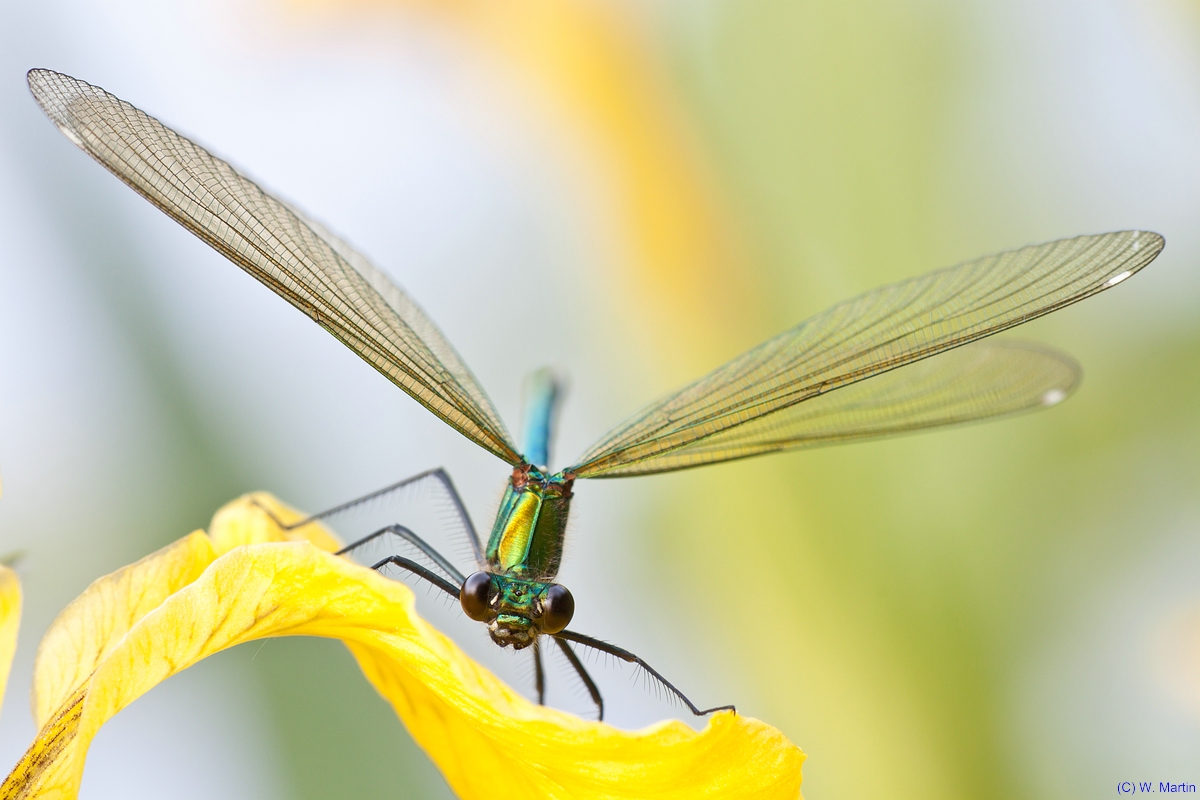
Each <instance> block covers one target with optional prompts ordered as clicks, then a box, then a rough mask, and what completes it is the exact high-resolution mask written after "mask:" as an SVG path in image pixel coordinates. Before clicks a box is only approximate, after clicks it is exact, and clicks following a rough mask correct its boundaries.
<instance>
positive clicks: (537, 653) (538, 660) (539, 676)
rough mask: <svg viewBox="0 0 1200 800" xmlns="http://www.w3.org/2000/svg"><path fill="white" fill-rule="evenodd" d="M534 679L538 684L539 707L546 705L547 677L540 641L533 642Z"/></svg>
mask: <svg viewBox="0 0 1200 800" xmlns="http://www.w3.org/2000/svg"><path fill="white" fill-rule="evenodd" d="M533 677H534V681H536V683H537V696H538V705H539V706H544V705H546V675H545V673H544V672H542V649H541V645H540V644H539V640H538V639H534V640H533Z"/></svg>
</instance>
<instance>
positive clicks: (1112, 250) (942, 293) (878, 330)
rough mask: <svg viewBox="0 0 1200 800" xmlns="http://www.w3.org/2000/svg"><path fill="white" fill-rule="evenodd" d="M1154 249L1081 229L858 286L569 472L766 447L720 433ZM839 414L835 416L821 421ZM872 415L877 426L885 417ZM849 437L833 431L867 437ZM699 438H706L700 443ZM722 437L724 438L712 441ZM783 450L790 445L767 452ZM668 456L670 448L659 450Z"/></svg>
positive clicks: (618, 470)
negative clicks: (862, 290) (871, 286)
mask: <svg viewBox="0 0 1200 800" xmlns="http://www.w3.org/2000/svg"><path fill="white" fill-rule="evenodd" d="M1162 248H1163V239H1162V237H1161V236H1159V235H1158V234H1156V233H1148V232H1145V231H1121V232H1117V233H1106V234H1098V235H1094V236H1079V237H1076V238H1074V239H1063V240H1060V241H1056V242H1049V243H1047V244H1041V245H1034V246H1030V247H1023V248H1021V249H1019V250H1010V251H1008V252H1004V253H999V254H997V255H992V256H986V257H984V258H980V259H977V260H975V261H969V262H966V263H964V264H959V265H958V266H956V267H950V268H948V269H944V270H939V271H937V272H931V273H929V274H927V275H922V276H920V277H917V278H912V279H909V280H906V281H901V282H900V283H895V284H891V285H889V286H884V287H881V288H879V289H875V290H873V291H870V292H867V293H866V294H863V295H860V296H858V297H856V298H854V299H851V300H848V301H846V302H843V303H840V304H839V305H836V306H834V307H833V308H831V309H829V310H827V311H825V312H823V313H821V314H818V315H817V316H815V317H812V318H811V319H809V320H807V321H805V322H802V323H800V324H799V325H797V326H796V327H795V328H792V329H791V330H788V331H785V332H784V333H782V334H780V335H779V336H776V337H775V338H773V339H769V340H767V341H766V342H764V343H763V344H761V345H759V346H758V347H756V348H754V349H753V350H750V351H749V352H747V353H744V354H743V355H741V356H739V357H738V358H735V359H734V360H733V361H730V362H729V363H728V364H726V365H724V366H722V367H719V368H717V369H716V370H714V371H713V372H711V373H709V374H708V375H706V376H704V377H703V378H701V379H700V380H698V381H696V382H695V383H693V384H691V385H689V386H685V387H684V388H683V389H681V390H679V391H678V392H676V393H675V394H672V395H670V396H668V397H666V398H664V399H663V400H660V401H658V402H657V403H653V404H651V405H650V406H649V407H647V408H646V409H644V410H642V411H641V412H640V413H638V414H636V415H635V416H634V417H632V418H631V419H629V420H628V421H626V422H625V423H624V424H623V425H621V426H619V427H618V428H616V429H615V430H613V431H612V432H610V433H609V434H608V435H607V436H605V437H604V438H603V439H602V440H601V441H600V442H599V443H597V444H596V445H594V446H593V447H592V448H591V449H590V450H588V452H587V453H585V454H584V456H583V457H582V458H581V459H580V460H579V463H578V464H577V465H576V466H574V467H571V468H570V469H569V470H568V471H570V472H574V473H575V474H576V476H577V477H581V478H590V477H598V476H602V475H612V476H615V475H630V474H637V473H640V472H657V471H663V470H668V469H680V468H683V467H686V466H692V465H694V464H700V463H710V462H713V461H720V460H725V459H729V458H740V457H743V456H746V455H753V454H754V453H755V452H765V451H766V450H765V449H755V447H760V446H759V445H753V446H752V445H751V444H749V443H748V442H745V441H741V440H740V439H739V437H738V436H735V435H734V434H732V433H730V434H729V435H728V436H727V437H724V438H718V437H719V435H720V434H722V433H723V432H724V431H728V430H730V429H737V428H738V426H744V425H747V424H749V423H751V422H753V421H754V420H758V419H759V418H762V417H766V416H767V415H771V414H776V413H778V412H781V411H783V410H784V409H788V408H792V407H793V406H796V405H797V404H800V403H804V404H805V405H807V404H808V403H811V402H814V401H815V399H816V398H819V397H821V396H823V395H825V394H826V393H829V392H835V390H836V392H835V395H840V394H841V392H843V391H846V389H845V388H843V387H849V386H851V385H853V384H857V383H858V382H859V381H862V380H865V379H867V378H871V377H872V376H875V375H879V374H880V373H883V372H887V371H889V370H893V369H896V368H897V367H902V366H904V365H906V364H911V363H913V362H915V361H919V360H921V359H924V358H928V357H929V356H933V355H936V354H938V353H943V352H945V351H947V350H950V349H952V348H956V347H959V346H961V345H964V344H967V343H969V342H972V341H975V340H978V339H981V338H983V337H985V336H990V335H991V334H994V333H997V332H999V331H1002V330H1005V329H1007V328H1011V327H1013V326H1014V325H1020V324H1021V323H1022V322H1028V321H1029V320H1031V319H1034V318H1036V317H1040V316H1042V315H1043V314H1048V313H1050V312H1051V311H1055V310H1057V309H1059V308H1062V307H1064V306H1067V305H1070V304H1071V303H1074V302H1077V301H1079V300H1082V299H1083V298H1085V297H1090V296H1091V295H1093V294H1096V293H1098V292H1102V291H1104V290H1105V289H1107V288H1109V287H1110V286H1115V285H1116V284H1118V283H1120V282H1121V281H1123V280H1125V279H1126V278H1128V277H1129V276H1130V275H1132V274H1133V273H1135V272H1137V271H1138V270H1140V269H1141V268H1142V267H1144V266H1145V265H1146V264H1148V263H1150V261H1152V260H1153V259H1154V257H1155V256H1157V255H1158V253H1159V252H1160V251H1161V250H1162ZM939 360H940V359H939ZM933 368H934V367H931V369H933ZM895 380H902V379H901V378H899V377H897V378H896V379H895ZM863 391H869V390H868V389H865V388H864V390H863ZM831 402H832V401H831ZM884 408H889V406H886V405H884V406H879V409H880V410H879V411H876V412H873V413H880V414H884V412H883V411H882V409H884ZM796 413H800V412H798V411H797V412H796ZM888 413H890V412H888ZM995 413H1005V412H1004V411H998V412H995ZM978 416H990V413H981V414H979V415H978ZM790 418H791V416H790V415H789V417H788V419H790ZM849 420H850V418H849V417H835V418H830V420H829V423H830V424H831V425H833V426H836V425H837V424H842V423H845V424H849ZM879 421H880V423H882V424H885V425H886V424H887V416H886V414H884V416H883V417H882V418H881V419H880V420H879ZM951 421H953V420H951ZM780 424H783V423H782V422H781V423H780ZM856 424H857V423H856ZM785 427H786V426H785ZM769 428H770V426H767V425H766V424H765V423H764V424H763V425H762V426H755V427H754V428H750V429H748V433H747V435H748V436H750V438H751V439H753V438H754V436H755V435H758V434H760V433H761V434H762V435H764V436H767V437H768V438H770V436H769V435H767V434H765V433H763V432H765V431H766V430H768V429H769ZM838 432H839V431H838V430H837V429H836V428H835V427H831V428H830V429H829V430H827V432H826V434H825V437H824V439H823V440H824V441H832V440H834V439H835V438H836V436H835V434H837V433H838ZM847 434H848V435H846V436H844V437H842V438H856V437H857V436H858V435H877V434H851V433H849V432H847ZM707 440H713V441H712V444H711V445H701V444H700V443H701V442H705V441H707ZM721 442H724V443H725V444H726V445H727V446H726V447H724V448H722V447H720V446H719V443H721ZM732 442H738V444H732ZM784 446H787V447H790V446H792V445H790V444H789V445H782V444H778V443H777V444H776V446H773V447H769V448H766V449H782V447H784ZM685 451H686V452H685ZM700 452H704V453H705V455H704V456H703V457H702V458H698V460H697V459H696V458H689V455H688V454H692V455H693V456H695V455H696V454H697V453H700ZM670 453H678V456H677V457H676V458H674V459H669V458H666V456H667V454H670ZM639 465H644V466H642V467H639Z"/></svg>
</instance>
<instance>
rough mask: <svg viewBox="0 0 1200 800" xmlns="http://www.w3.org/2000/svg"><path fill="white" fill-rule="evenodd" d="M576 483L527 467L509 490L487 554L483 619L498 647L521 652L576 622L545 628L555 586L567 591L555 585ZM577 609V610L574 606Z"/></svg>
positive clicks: (514, 474)
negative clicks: (542, 635)
mask: <svg viewBox="0 0 1200 800" xmlns="http://www.w3.org/2000/svg"><path fill="white" fill-rule="evenodd" d="M574 483H575V481H574V479H573V478H570V477H567V476H565V475H563V474H562V473H561V472H560V473H557V474H555V475H547V474H545V473H544V472H542V471H541V470H539V469H538V468H537V467H534V466H533V465H531V464H523V465H521V466H519V467H516V468H515V469H514V470H513V472H512V477H510V478H509V480H508V485H507V486H506V487H505V488H504V497H503V499H501V500H500V510H499V511H497V512H496V522H495V524H494V525H493V526H492V534H491V536H489V537H488V543H487V550H486V551H485V553H484V555H485V557H486V559H487V569H486V574H488V575H489V578H490V585H489V595H488V599H487V607H488V612H487V615H486V616H485V617H484V618H483V619H481V620H480V621H481V622H487V623H488V633H489V634H490V635H491V637H492V641H494V642H495V643H496V644H499V645H501V646H507V645H512V646H513V647H514V648H516V649H518V650H521V649H523V648H525V647H528V646H529V645H530V644H532V643H533V640H534V638H536V637H537V635H538V634H539V633H541V632H546V633H557V632H558V631H559V630H562V628H564V627H566V624H567V623H569V622H570V616H569V615H568V616H567V619H566V622H564V623H563V624H562V625H559V626H558V627H557V628H555V629H554V630H546V629H545V626H544V625H543V624H542V620H543V619H544V618H545V613H544V609H545V607H546V606H547V600H548V598H549V596H550V593H551V592H554V591H556V590H555V589H554V587H558V590H557V591H566V589H565V588H564V587H561V586H559V585H558V584H555V583H553V580H554V578H555V576H557V575H558V568H559V565H560V564H561V563H562V553H563V540H564V538H565V536H566V532H567V515H568V513H569V512H570V510H571V496H572V495H571V486H572V484H574ZM566 597H568V598H569V597H570V593H569V592H568V593H567V595H566ZM571 607H572V610H573V609H574V602H573V601H571ZM464 608H465V606H464ZM471 616H472V618H474V614H472V615H471ZM556 621H557V620H556ZM551 627H554V626H551Z"/></svg>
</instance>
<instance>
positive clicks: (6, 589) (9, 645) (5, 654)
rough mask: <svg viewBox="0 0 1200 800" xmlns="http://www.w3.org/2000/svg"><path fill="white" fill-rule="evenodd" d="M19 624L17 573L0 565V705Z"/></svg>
mask: <svg viewBox="0 0 1200 800" xmlns="http://www.w3.org/2000/svg"><path fill="white" fill-rule="evenodd" d="M20 624H21V582H20V581H19V580H17V573H15V572H13V571H12V570H11V569H9V568H8V567H6V566H4V565H3V564H0V705H3V703H4V687H5V686H7V685H8V671H9V669H10V668H11V667H12V660H13V653H15V652H16V650H17V628H18V627H19V626H20Z"/></svg>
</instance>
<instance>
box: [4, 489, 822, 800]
mask: <svg viewBox="0 0 1200 800" xmlns="http://www.w3.org/2000/svg"><path fill="white" fill-rule="evenodd" d="M258 500H259V502H263V497H262V496H259V497H258ZM256 518H257V519H256ZM263 519H268V520H269V517H267V515H266V514H265V513H264V511H263V510H262V508H261V507H259V506H258V505H255V504H254V503H253V502H252V501H251V500H249V499H247V498H243V499H242V500H239V501H235V502H234V503H232V504H230V505H229V506H227V507H226V508H225V509H222V511H221V512H220V513H218V515H217V517H216V518H215V519H214V524H213V532H212V540H211V541H223V542H229V541H232V540H235V539H237V538H238V537H239V536H243V537H244V536H247V535H250V536H252V538H258V537H259V536H260V534H263V533H264V532H265V535H266V536H267V537H271V536H274V537H277V538H283V536H284V535H285V534H284V533H283V532H282V531H279V530H278V528H275V529H274V532H272V526H270V525H265V524H264V523H263V522H262V520H263ZM247 532H249V533H247ZM205 543H206V542H205V541H204V534H200V533H197V534H192V535H191V536H189V537H186V538H185V539H183V540H181V541H180V542H178V543H176V544H175V545H172V546H171V547H169V548H165V549H164V550H162V551H159V552H158V553H156V554H154V555H153V556H151V557H149V558H147V559H144V560H143V561H141V562H138V564H135V565H133V566H131V567H127V568H126V569H125V570H122V571H120V572H118V573H115V574H114V575H113V576H110V577H109V578H105V579H102V580H100V581H97V582H96V583H95V584H93V586H92V587H91V588H89V590H88V591H87V592H85V594H84V596H83V597H81V598H80V600H79V601H76V603H75V604H73V606H72V608H71V609H69V611H70V614H67V613H66V612H64V617H68V619H67V620H63V619H61V618H60V621H59V622H56V623H55V628H56V629H61V630H64V631H69V630H75V631H76V632H77V633H79V634H80V635H81V637H82V640H83V641H84V642H85V645H84V646H82V647H79V646H77V647H75V648H74V649H72V648H70V647H65V646H63V645H62V644H61V643H58V644H55V645H54V647H53V648H48V647H46V646H44V647H43V652H44V653H47V654H48V653H50V652H54V653H57V654H59V657H60V658H61V659H64V660H69V658H70V657H71V653H73V652H74V653H77V654H79V657H80V659H81V663H82V664H83V665H84V666H82V667H81V666H77V665H69V664H65V663H60V662H56V661H46V662H42V660H41V659H42V657H41V656H39V665H38V668H39V673H40V672H41V671H42V670H46V671H47V672H48V671H51V670H53V669H54V668H56V667H58V668H61V669H62V671H63V672H64V674H65V675H68V676H72V677H73V676H77V675H79V674H81V671H82V670H83V669H86V667H87V665H94V671H93V672H92V673H91V675H90V677H88V678H87V679H86V680H85V681H84V682H83V683H82V684H79V685H78V689H76V690H74V691H71V690H70V689H65V688H64V687H70V686H71V678H70V677H68V678H62V679H58V680H57V681H54V682H53V683H54V685H55V687H57V691H58V694H59V696H60V697H61V702H60V705H59V706H58V708H57V709H56V710H55V711H54V713H52V714H50V715H49V716H48V718H47V719H48V721H47V722H46V725H45V727H44V728H43V730H42V732H41V733H40V734H39V736H38V739H37V740H36V741H35V742H34V744H33V746H32V747H31V748H30V749H29V751H28V752H27V753H26V755H25V757H24V758H23V759H22V761H21V763H20V764H18V766H17V768H16V769H15V770H14V772H13V774H12V775H10V776H9V779H8V780H7V781H6V782H5V783H4V785H3V787H0V798H17V797H31V798H32V797H37V798H50V797H55V798H57V797H64V798H71V797H75V796H76V794H77V792H78V788H79V781H80V778H81V776H82V771H83V764H84V758H85V757H86V753H87V748H88V746H89V745H90V743H91V740H92V738H93V737H94V736H95V734H96V732H97V731H98V730H99V728H100V726H101V725H103V724H104V722H106V721H107V720H108V719H110V718H111V717H112V716H113V715H114V714H116V713H117V712H118V711H120V710H121V709H122V708H124V707H125V706H127V705H128V704H129V703H131V702H132V701H133V700H135V699H136V698H137V697H139V696H140V695H142V694H143V693H145V692H146V691H148V690H149V689H150V688H151V687H153V686H154V685H155V684H157V683H159V682H160V681H162V680H164V679H166V678H167V677H170V676H171V675H173V674H175V673H176V672H178V671H180V670H182V669H186V668H187V667H188V666H190V665H192V664H194V663H196V662H197V661H199V660H200V659H202V658H204V657H206V656H209V655H212V654H213V653H216V652H218V651H220V650H222V649H224V648H226V647H231V646H233V645H235V644H239V643H241V642H245V641H250V640H252V639H258V638H263V637H268V636H294V635H310V636H325V637H333V638H339V639H342V640H343V641H345V642H346V643H347V645H348V646H349V647H350V649H351V651H352V652H353V653H354V654H355V656H356V657H357V658H358V660H359V663H360V664H361V665H362V667H363V670H364V672H365V673H366V675H367V677H368V678H369V679H370V680H371V681H372V682H373V683H374V684H375V686H376V688H377V689H378V690H379V691H380V693H381V694H383V695H384V697H386V698H387V699H388V700H390V701H391V702H392V704H393V705H394V706H395V708H396V711H397V712H398V713H399V715H400V716H401V717H402V718H403V719H404V721H405V723H406V724H408V726H409V730H410V731H411V732H412V734H413V736H414V738H415V739H416V740H417V741H418V742H420V743H421V744H422V746H424V747H425V748H426V750H427V752H429V754H430V756H431V757H432V758H433V759H434V761H435V762H436V763H437V764H438V766H439V767H441V769H442V771H443V773H444V774H445V775H446V779H447V781H448V782H449V783H450V785H451V786H452V787H453V788H454V789H455V790H456V791H457V792H458V793H459V794H460V796H461V797H464V798H475V797H485V796H486V797H488V798H493V797H513V796H526V795H528V796H537V797H594V798H617V797H639V798H660V797H661V798H684V797H688V798H691V797H714V796H721V797H747V798H749V797H755V798H772V797H780V798H788V800H792V798H795V797H796V796H797V795H798V793H799V786H800V765H801V763H802V761H803V759H804V754H803V753H801V752H800V750H799V749H797V748H796V747H795V746H794V745H792V744H791V743H790V742H788V740H787V739H786V738H785V737H784V736H783V735H782V734H780V733H779V732H778V731H776V730H774V729H773V728H770V727H769V726H767V725H765V724H763V723H761V722H758V721H756V720H753V719H749V718H746V717H738V716H735V715H732V714H722V715H719V716H718V717H716V718H715V719H714V720H713V721H712V722H711V723H710V724H709V726H708V727H707V728H706V729H705V730H704V731H701V732H699V733H697V732H695V731H692V730H691V729H690V728H688V727H687V726H685V725H683V724H682V723H679V722H674V721H672V722H667V723H662V724H659V725H656V726H653V727H651V728H648V729H646V730H644V731H640V732H633V733H630V732H624V731H619V730H617V729H615V728H612V727H610V726H607V725H603V724H601V723H595V722H586V721H584V720H581V719H579V718H578V717H574V716H572V715H570V714H565V713H563V712H559V711H555V710H553V709H547V708H543V707H540V706H536V705H533V704H532V703H530V702H528V701H526V700H525V699H524V698H522V697H521V696H520V695H518V694H516V693H515V692H513V691H512V690H511V689H510V688H508V687H507V686H505V685H504V684H503V683H502V682H500V681H499V680H498V679H497V678H495V677H494V676H493V675H492V674H491V673H490V672H488V671H487V670H486V669H484V668H483V667H481V666H479V665H478V664H476V663H475V662H473V661H471V660H470V659H469V658H467V657H466V656H465V655H464V654H463V653H462V652H461V651H460V650H459V649H458V647H457V646H455V645H454V643H453V642H451V641H450V640H449V639H447V638H446V637H444V636H442V635H441V634H440V633H438V632H437V631H436V630H434V629H433V628H432V627H430V626H429V625H428V624H427V623H425V622H424V621H423V620H421V619H420V618H419V617H418V616H417V615H416V613H415V610H414V605H413V595H412V592H411V591H410V590H409V589H408V588H407V587H406V586H404V585H403V584H401V583H398V582H395V581H391V580H388V579H386V578H384V577H382V576H380V575H378V574H377V573H375V572H373V571H371V570H368V569H365V568H363V567H359V566H357V565H355V564H353V563H351V562H349V561H346V560H344V559H341V558H337V557H335V556H332V555H330V554H328V553H326V552H322V551H321V550H320V549H318V548H317V547H315V546H313V545H312V544H311V543H309V542H307V541H297V542H278V541H275V542H260V543H254V544H248V545H243V546H238V547H235V548H233V549H231V550H230V551H229V552H227V553H226V554H225V555H223V556H220V557H219V558H216V560H214V561H212V562H211V563H210V564H209V565H208V566H207V568H206V569H204V570H203V572H202V573H201V574H200V575H199V576H198V577H196V578H194V579H193V580H191V581H190V582H187V583H186V585H184V586H183V587H182V588H179V589H177V590H175V591H174V592H173V593H169V594H168V596H166V597H165V599H163V600H162V601H161V602H160V603H159V605H158V606H157V607H155V608H154V609H153V610H150V611H148V612H146V611H145V609H146V606H147V605H148V604H149V603H150V602H152V598H153V597H155V596H161V594H162V593H163V592H164V591H165V590H166V589H168V588H170V587H171V586H174V585H176V584H178V583H179V582H180V581H183V580H184V578H185V577H186V576H187V575H189V574H190V573H191V572H192V571H194V570H195V568H196V567H197V566H199V565H200V564H201V563H202V562H203V561H204V560H205V558H207V557H208V556H206V555H205V552H206V551H205V547H204V546H203V545H204V544H205ZM207 544H208V547H209V548H210V550H212V551H214V552H215V548H213V547H212V544H211V542H207ZM136 575H142V576H144V577H145V579H146V581H147V584H148V586H147V587H146V588H147V591H146V592H143V593H138V595H137V597H136V598H134V599H133V600H131V592H130V589H129V587H130V586H134V585H136V583H135V582H134V581H135V576H136ZM143 596H144V597H146V598H151V599H147V600H145V601H143V600H142V597H143ZM78 606H88V607H89V609H90V610H85V609H82V608H79V607H78ZM87 619H99V620H102V621H104V623H105V625H104V626H103V627H102V628H101V633H100V634H98V635H95V636H90V637H89V636H86V635H83V634H84V633H85V632H84V630H83V628H84V627H85V626H84V625H83V623H82V622H80V621H81V620H87ZM118 631H123V633H121V635H120V636H119V637H114V634H115V633H116V632H118ZM61 635H63V636H65V634H61ZM45 657H46V658H49V655H46V656H45ZM39 680H43V681H45V682H47V683H50V680H49V677H48V676H42V675H41V674H39ZM64 692H65V694H64ZM47 696H48V695H47Z"/></svg>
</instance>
